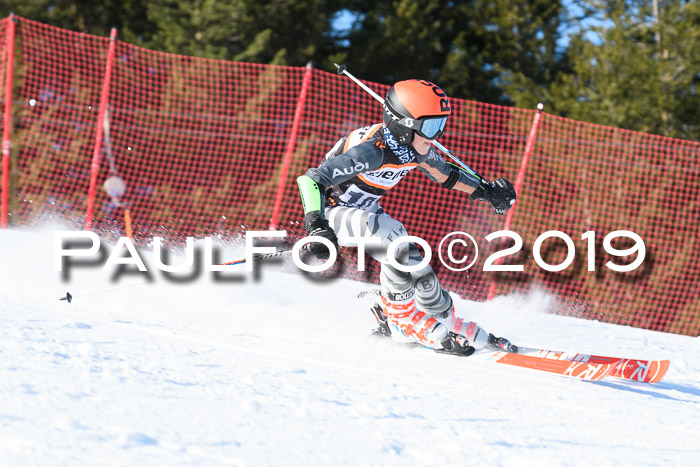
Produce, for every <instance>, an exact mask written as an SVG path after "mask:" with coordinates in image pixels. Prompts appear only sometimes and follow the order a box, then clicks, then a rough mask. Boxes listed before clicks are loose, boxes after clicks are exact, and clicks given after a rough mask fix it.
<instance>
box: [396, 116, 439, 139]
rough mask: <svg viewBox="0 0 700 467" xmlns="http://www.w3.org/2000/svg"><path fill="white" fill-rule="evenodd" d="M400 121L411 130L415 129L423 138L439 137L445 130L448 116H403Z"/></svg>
mask: <svg viewBox="0 0 700 467" xmlns="http://www.w3.org/2000/svg"><path fill="white" fill-rule="evenodd" d="M399 123H400V124H402V125H403V126H405V127H407V128H410V129H411V130H415V131H416V133H418V134H419V135H421V136H422V137H423V138H427V139H437V138H439V137H440V136H441V135H442V132H443V131H445V124H446V123H447V117H423V118H419V119H413V118H402V119H401V121H400V122H399Z"/></svg>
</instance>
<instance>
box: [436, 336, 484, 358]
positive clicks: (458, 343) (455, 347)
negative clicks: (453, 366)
mask: <svg viewBox="0 0 700 467" xmlns="http://www.w3.org/2000/svg"><path fill="white" fill-rule="evenodd" d="M475 350H476V349H475V348H474V347H472V346H471V345H469V341H468V340H467V338H466V337H464V336H460V335H459V334H455V333H454V332H450V334H449V338H448V339H447V340H445V341H444V342H443V343H442V348H441V349H435V351H436V352H437V353H446V354H450V355H457V356H459V357H468V356H470V355H471V354H473V353H474V351H475Z"/></svg>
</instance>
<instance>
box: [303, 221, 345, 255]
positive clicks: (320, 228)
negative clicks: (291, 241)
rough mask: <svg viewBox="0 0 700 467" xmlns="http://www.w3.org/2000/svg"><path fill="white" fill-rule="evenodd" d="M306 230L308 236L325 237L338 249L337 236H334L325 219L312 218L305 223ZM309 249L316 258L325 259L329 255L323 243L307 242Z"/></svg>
mask: <svg viewBox="0 0 700 467" xmlns="http://www.w3.org/2000/svg"><path fill="white" fill-rule="evenodd" d="M306 232H307V234H308V236H309V237H311V236H317V237H323V238H327V239H328V240H330V241H331V243H332V244H333V245H334V246H335V248H336V250H337V249H338V238H337V237H336V236H335V232H333V229H331V228H330V226H329V225H328V221H327V220H326V219H320V218H317V219H314V220H312V221H311V222H309V223H308V224H307V226H306ZM309 250H311V253H313V254H314V256H315V257H316V258H318V259H321V260H326V259H328V258H329V257H330V251H328V248H327V247H326V245H324V244H323V243H318V242H313V243H309Z"/></svg>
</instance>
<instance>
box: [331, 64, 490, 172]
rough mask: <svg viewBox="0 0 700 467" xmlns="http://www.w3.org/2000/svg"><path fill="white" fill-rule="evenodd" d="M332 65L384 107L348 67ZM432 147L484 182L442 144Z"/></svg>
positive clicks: (435, 141)
mask: <svg viewBox="0 0 700 467" xmlns="http://www.w3.org/2000/svg"><path fill="white" fill-rule="evenodd" d="M333 65H335V66H336V68H338V74H339V75H345V76H347V77H348V78H350V79H351V80H352V81H353V82H354V83H355V84H357V85H358V86H360V87H361V88H362V89H364V90H365V91H367V93H368V94H369V95H370V96H372V97H374V98H375V99H376V100H378V101H379V103H380V104H382V105H384V99H383V98H382V97H381V96H380V95H379V94H377V93H376V92H374V91H372V89H370V87H369V86H367V85H366V84H365V83H363V82H362V81H360V80H359V79H357V78H355V77H354V76H353V75H352V74H350V72H349V71H348V67H347V66H345V65H338V64H337V63H334V64H333ZM433 145H434V146H435V147H436V148H438V149H439V150H440V151H442V152H443V153H444V154H445V155H446V156H447V157H449V158H450V159H452V160H453V161H455V162H456V163H457V165H459V166H460V167H461V168H463V169H464V170H466V171H467V173H469V174H470V175H472V176H474V177H475V178H476V179H478V181H480V182H481V181H482V180H486V178H484V177H482V176H481V175H479V173H478V172H476V171H475V170H474V169H472V168H471V167H469V166H468V165H467V164H465V163H464V162H462V161H461V159H459V158H458V157H457V156H455V155H454V154H452V152H451V151H450V150H449V149H447V148H446V147H445V146H443V145H442V144H440V143H439V142H438V141H437V140H433Z"/></svg>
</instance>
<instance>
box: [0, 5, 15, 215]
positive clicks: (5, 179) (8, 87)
mask: <svg viewBox="0 0 700 467" xmlns="http://www.w3.org/2000/svg"><path fill="white" fill-rule="evenodd" d="M15 23H16V19H15V15H14V13H11V14H10V18H9V21H8V22H7V39H6V47H7V48H6V51H5V62H6V67H5V115H4V118H3V125H2V187H0V190H2V200H1V201H0V204H1V205H2V207H0V228H3V229H6V228H7V212H8V209H9V208H8V203H9V196H8V192H9V191H10V131H11V125H12V75H13V71H14V62H15Z"/></svg>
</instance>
